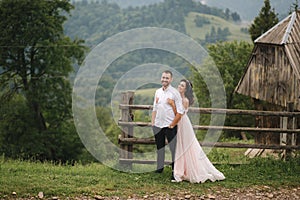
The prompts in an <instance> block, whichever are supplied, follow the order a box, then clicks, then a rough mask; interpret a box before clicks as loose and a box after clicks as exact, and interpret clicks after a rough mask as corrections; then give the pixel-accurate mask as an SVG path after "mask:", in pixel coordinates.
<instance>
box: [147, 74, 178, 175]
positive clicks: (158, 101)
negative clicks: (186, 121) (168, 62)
mask: <svg viewBox="0 0 300 200" xmlns="http://www.w3.org/2000/svg"><path fill="white" fill-rule="evenodd" d="M172 79H173V74H172V72H171V71H169V70H166V71H164V72H163V73H162V75H161V84H162V87H161V88H159V89H157V90H156V92H155V97H154V103H153V112H152V119H151V123H152V129H153V133H154V137H155V143H156V148H157V168H156V171H155V172H156V173H162V172H163V170H164V162H165V145H166V144H165V140H166V138H167V140H168V144H169V147H170V150H171V154H172V177H171V179H172V180H174V177H173V170H174V161H175V150H176V135H177V123H178V122H179V120H180V118H181V116H182V114H183V113H184V108H183V105H182V99H181V96H180V94H179V92H178V90H177V89H175V88H174V87H172V85H171V82H172ZM168 99H172V100H174V101H175V105H176V109H177V114H176V115H175V114H174V111H173V109H172V107H171V106H170V105H169V103H168Z"/></svg>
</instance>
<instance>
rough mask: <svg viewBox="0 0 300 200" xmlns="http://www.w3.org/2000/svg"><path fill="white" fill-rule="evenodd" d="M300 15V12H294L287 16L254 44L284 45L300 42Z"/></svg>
mask: <svg viewBox="0 0 300 200" xmlns="http://www.w3.org/2000/svg"><path fill="white" fill-rule="evenodd" d="M299 15H300V11H296V12H293V13H292V14H291V15H289V16H287V17H286V18H285V19H283V20H282V21H280V22H279V23H278V24H276V25H275V26H273V27H272V28H271V29H269V30H268V31H267V32H265V33H264V34H262V35H261V36H260V37H258V38H257V39H256V40H255V41H254V43H265V44H278V45H282V44H288V43H291V42H299V41H300V38H299V31H300V19H299Z"/></svg>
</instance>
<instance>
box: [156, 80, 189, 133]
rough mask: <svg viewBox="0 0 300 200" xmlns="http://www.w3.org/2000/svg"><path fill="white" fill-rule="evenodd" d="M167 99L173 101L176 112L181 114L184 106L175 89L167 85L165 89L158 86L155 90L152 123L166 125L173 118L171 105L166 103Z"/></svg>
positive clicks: (159, 125)
mask: <svg viewBox="0 0 300 200" xmlns="http://www.w3.org/2000/svg"><path fill="white" fill-rule="evenodd" d="M168 99H173V100H174V101H175V105H176V109H177V113H180V114H183V113H184V108H183V104H182V98H181V96H180V94H179V92H178V90H177V89H175V88H174V87H172V86H171V85H169V86H168V87H167V88H166V89H165V90H163V88H159V89H157V90H156V92H155V96H154V103H153V111H156V117H155V123H154V125H155V126H156V127H159V128H164V127H168V126H169V125H170V124H171V123H172V121H173V120H174V118H175V114H174V111H173V109H172V106H171V105H170V104H169V103H168Z"/></svg>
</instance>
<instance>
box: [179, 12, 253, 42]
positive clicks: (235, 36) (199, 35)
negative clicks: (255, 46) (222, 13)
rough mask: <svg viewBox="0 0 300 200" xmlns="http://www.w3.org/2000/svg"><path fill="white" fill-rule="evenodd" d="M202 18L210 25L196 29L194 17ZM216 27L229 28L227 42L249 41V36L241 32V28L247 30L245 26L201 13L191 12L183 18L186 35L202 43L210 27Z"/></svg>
mask: <svg viewBox="0 0 300 200" xmlns="http://www.w3.org/2000/svg"><path fill="white" fill-rule="evenodd" d="M197 15H198V16H203V17H205V18H207V19H209V21H210V23H209V24H206V25H203V26H202V27H197V26H196V24H195V22H194V20H195V18H196V16H197ZM213 26H214V27H218V28H221V29H224V28H226V27H228V28H229V31H230V33H231V35H230V36H229V37H228V40H230V41H231V40H244V41H249V42H250V41H251V39H250V35H249V34H246V33H243V32H241V28H247V25H245V24H237V23H233V22H230V21H226V20H224V19H222V18H220V17H216V16H213V15H207V14H202V13H196V12H191V13H189V14H188V16H187V17H186V18H185V29H186V32H187V34H188V35H190V36H191V37H192V38H194V39H199V40H200V41H203V40H204V39H205V35H206V34H208V33H210V30H211V28H212V27H213Z"/></svg>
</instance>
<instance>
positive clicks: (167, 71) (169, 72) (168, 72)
mask: <svg viewBox="0 0 300 200" xmlns="http://www.w3.org/2000/svg"><path fill="white" fill-rule="evenodd" d="M163 73H166V74H170V75H171V77H173V73H172V72H171V71H170V70H165V71H163Z"/></svg>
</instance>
